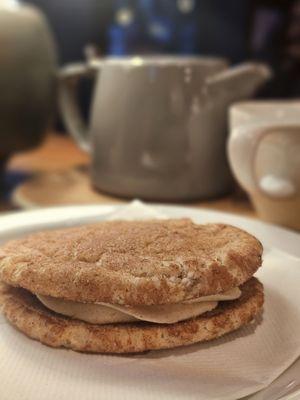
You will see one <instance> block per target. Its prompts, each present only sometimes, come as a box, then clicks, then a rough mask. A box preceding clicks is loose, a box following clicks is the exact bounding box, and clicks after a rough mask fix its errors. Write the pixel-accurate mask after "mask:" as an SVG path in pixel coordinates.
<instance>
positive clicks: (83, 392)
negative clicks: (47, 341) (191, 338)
mask: <svg viewBox="0 0 300 400" xmlns="http://www.w3.org/2000/svg"><path fill="white" fill-rule="evenodd" d="M156 216H158V217H160V218H161V217H163V216H162V215H156V212H155V210H154V209H152V208H149V207H145V206H143V205H141V204H140V203H134V204H133V205H129V206H125V207H124V208H123V209H122V210H121V211H118V212H117V213H115V215H113V214H112V215H111V216H110V218H117V219H120V218H124V219H125V218H126V219H130V218H133V219H134V218H145V217H150V218H154V217H156ZM220 222H221V221H220ZM257 276H258V278H259V279H261V281H262V282H263V284H264V286H265V297H266V299H265V307H264V313H263V317H262V319H261V320H259V321H258V323H256V324H252V325H249V326H247V327H244V328H242V329H240V330H238V331H237V332H235V333H232V334H228V335H226V336H224V337H223V338H220V339H218V340H214V341H211V342H208V343H202V344H201V343H200V344H196V345H192V346H188V347H182V348H179V349H173V350H164V351H153V352H149V353H147V354H140V355H131V356H106V355H89V354H80V353H76V352H73V351H70V350H63V349H52V348H48V347H46V346H44V345H42V344H40V343H38V342H35V341H33V340H30V339H28V338H27V337H25V336H24V335H23V334H22V333H20V332H18V331H17V330H15V329H14V328H13V327H11V326H10V325H9V324H8V323H7V322H6V321H5V319H4V318H3V317H2V316H1V317H0V354H1V356H0V399H1V400H12V399H14V400H21V399H22V400H52V399H58V400H67V399H72V400H82V399H84V400H94V399H95V400H96V399H97V400H98V399H111V400H117V399H118V400H119V399H122V400H127V399H128V400H138V399H139V400H140V399H143V400H150V399H151V400H152V399H153V400H154V399H158V398H161V399H164V400H168V399H170V400H177V399H178V400H179V399H197V400H202V399H203V400H213V399H218V400H225V399H237V398H240V397H242V396H246V395H249V394H251V393H254V392H256V391H258V390H260V389H262V388H264V387H266V386H267V385H269V384H270V383H271V382H272V381H273V380H274V379H275V378H276V377H278V376H279V375H280V374H281V373H282V372H283V371H284V370H285V369H286V368H287V367H288V366H290V365H291V364H292V363H293V361H295V360H296V359H297V358H298V357H299V356H300V311H299V310H300V291H299V282H300V262H299V260H298V259H296V258H295V257H289V256H287V255H286V254H284V253H282V252H279V251H277V250H270V251H269V252H267V254H266V256H265V258H264V263H263V267H262V268H261V269H260V270H259V272H258V273H257Z"/></svg>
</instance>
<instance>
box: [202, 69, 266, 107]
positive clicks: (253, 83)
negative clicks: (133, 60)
mask: <svg viewBox="0 0 300 400" xmlns="http://www.w3.org/2000/svg"><path fill="white" fill-rule="evenodd" d="M271 77H272V71H271V69H270V67H268V66H267V65H266V64H262V63H244V64H241V65H237V66H235V67H232V68H230V69H228V70H225V71H222V72H220V73H218V74H217V75H214V76H212V77H209V78H208V79H207V81H206V84H207V87H208V89H209V90H212V91H217V92H220V93H221V92H223V93H225V96H227V97H228V101H235V100H242V99H246V98H248V97H251V96H252V95H253V94H254V93H255V92H256V91H257V89H258V88H259V87H260V86H261V85H262V84H263V83H265V82H266V81H267V80H269V79H270V78H271Z"/></svg>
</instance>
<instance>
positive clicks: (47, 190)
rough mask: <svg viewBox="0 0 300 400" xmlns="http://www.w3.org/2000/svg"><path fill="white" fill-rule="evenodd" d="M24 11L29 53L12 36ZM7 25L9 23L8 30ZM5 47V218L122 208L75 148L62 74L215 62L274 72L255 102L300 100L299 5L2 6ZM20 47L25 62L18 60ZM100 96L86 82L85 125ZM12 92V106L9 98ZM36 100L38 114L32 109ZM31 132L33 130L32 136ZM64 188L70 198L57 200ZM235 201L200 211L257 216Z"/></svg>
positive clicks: (33, 1)
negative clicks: (153, 59)
mask: <svg viewBox="0 0 300 400" xmlns="http://www.w3.org/2000/svg"><path fill="white" fill-rule="evenodd" d="M26 6H34V7H35V10H34V13H33V14H34V16H32V18H33V19H32V21H34V24H35V23H36V26H38V25H39V28H36V30H32V32H29V30H30V28H29V27H28V31H26V35H27V36H28V43H27V44H25V36H26V35H25V34H24V33H20V38H21V37H22V36H23V38H22V39H20V38H17V37H15V38H14V40H15V42H13V41H11V42H10V40H12V39H10V37H12V36H13V35H14V34H15V33H12V32H13V31H14V32H17V31H18V29H17V28H18V26H19V27H20V32H21V31H22V29H23V28H24V27H25V19H26V18H25V17H26V15H25V14H26V12H27V11H26V10H25V8H26ZM18 7H21V8H22V7H24V9H23V10H22V9H20V8H18ZM8 9H10V11H9V12H10V13H11V10H12V9H14V16H13V17H11V16H9V17H8V14H5V13H7V10H8ZM5 10H6V11H5ZM25 11H26V12H25ZM22 12H23V14H22ZM16 14H18V16H17V15H16ZM28 16H29V14H28ZM1 18H2V20H3V22H5V23H2V24H1ZM22 18H24V21H23V20H22ZM22 21H23V22H24V23H23V22H22ZM22 24H23V25H24V26H23V25H22ZM34 24H31V26H33V25H34ZM21 25H22V26H23V28H22V29H21ZM28 26H29V24H28ZM24 29H25V28H24ZM46 31H47V32H46ZM22 32H23V31H22ZM24 32H25V30H24ZM45 32H46V33H45ZM27 36H26V37H27ZM23 39H24V44H23V45H21V40H23ZM1 40H2V42H1V43H2V44H1V51H2V49H5V46H8V47H9V46H10V47H9V48H10V49H12V47H11V43H14V45H15V46H16V47H15V49H14V50H13V51H12V52H11V54H9V51H7V54H6V55H5V51H3V54H2V55H1V54H0V85H1V87H2V90H1V93H2V103H1V101H0V116H3V117H2V125H1V124H0V134H1V139H2V142H3V148H2V158H1V165H2V172H3V173H2V178H1V193H2V208H3V209H11V208H12V207H27V208H28V207H35V206H43V205H49V204H67V203H74V202H75V203H86V202H99V201H100V202H101V201H102V202H105V201H113V202H119V201H120V202H121V201H122V199H121V198H118V197H112V196H110V195H107V194H105V193H103V194H102V195H101V194H99V193H97V192H96V191H94V190H93V189H92V187H91V185H90V183H89V180H88V178H87V172H86V168H87V165H89V162H90V157H89V155H87V154H86V153H84V152H83V151H81V150H80V149H79V148H77V147H76V145H75V144H74V142H73V141H72V140H71V139H70V138H69V136H68V133H69V132H68V131H69V129H68V128H66V125H65V124H64V123H63V121H62V118H61V116H60V113H59V112H58V109H59V106H58V100H57V99H58V97H57V82H56V79H57V78H56V75H57V71H58V68H59V67H60V66H63V65H66V64H69V63H73V62H78V61H83V60H85V59H89V58H95V57H97V58H98V57H100V58H102V57H107V56H110V57H124V56H130V55H149V54H155V55H163V54H168V55H170V54H171V55H177V56H182V57H186V56H190V55H194V56H216V57H224V58H226V59H227V60H228V62H229V63H230V64H234V65H235V64H238V63H242V62H244V61H253V62H261V63H264V64H266V65H268V66H269V67H270V69H271V70H272V78H271V79H269V80H268V81H267V82H265V83H264V84H263V85H261V86H260V88H259V90H257V91H256V93H255V95H254V98H256V99H265V100H268V99H282V100H284V101H285V100H293V99H297V98H299V95H300V1H299V0H282V1H281V0H274V1H271V0H269V1H267V0H260V1H255V0H226V1H222V0H101V1H99V0H26V1H25V0H24V1H21V2H18V1H15V0H1V1H0V41H1ZM34 41H36V44H34V45H33V44H32V47H34V48H35V49H37V48H40V51H39V56H37V55H36V53H37V52H36V51H34V50H32V53H30V50H29V49H30V46H31V45H29V43H33V42H34ZM38 41H39V42H38ZM9 43H10V44H9ZM38 46H40V47H38ZM21 47H22V49H23V50H22V52H23V53H22V56H20V57H21V58H19V59H17V57H16V54H17V53H18V52H20V53H21ZM27 50H28V55H26V54H27V53H26V54H25V52H26V51H27ZM26 57H27V58H26ZM6 61H7V63H6V64H5V62H6ZM8 61H9V62H8ZM34 62H36V64H35V65H38V63H39V67H38V69H37V70H36V71H41V70H42V69H43V71H44V72H43V73H44V75H43V76H42V74H40V75H39V76H38V78H37V79H36V81H35V78H33V77H32V76H31V75H30V74H29V71H33V70H34V68H33V65H34ZM43 63H44V64H43ZM21 65H22V66H21ZM43 65H44V66H43ZM46 65H47V67H46ZM12 66H14V67H12ZM46 69H47V71H46ZM12 70H13V71H12ZM24 71H25V72H24ZM45 71H46V72H45ZM38 73H40V72H38ZM13 74H14V75H13ZM22 74H23V75H22ZM26 74H28V75H26ZM12 75H13V77H12ZM19 76H20V80H19V81H18V82H19V83H18V86H16V87H15V88H13V85H14V84H12V83H11V82H16V77H18V79H19ZM21 76H23V81H24V82H25V81H26V82H27V86H26V85H25V83H23V81H22V77H21ZM35 77H37V74H35ZM31 78H32V83H31V84H30V85H29V83H28V82H29V81H30V79H31ZM37 80H38V82H37ZM42 82H44V83H42ZM42 84H44V89H43V93H41V91H40V92H39V93H37V94H36V95H35V91H34V87H35V85H37V86H39V87H41V85H42ZM15 85H16V84H15ZM25 86H26V87H25ZM1 87H0V89H1ZM92 88H93V82H92V81H91V80H90V79H83V80H81V81H80V85H79V89H78V93H79V95H78V97H79V102H80V107H81V108H82V110H83V114H84V116H85V119H88V118H89V114H90V113H89V109H90V106H91V97H92V90H93V89H92ZM13 90H16V93H17V94H16V97H15V98H13V94H12V93H13ZM8 92H9V96H10V97H9V96H7V98H5V93H8ZM3 93H4V94H3ZM20 93H23V96H24V101H23V103H22V102H21V101H20ZM8 97H9V98H10V100H9V101H8V100H7V99H8ZM17 97H18V100H16V98H17ZM32 99H35V101H36V103H35V104H36V105H35V106H30V107H29V104H33V103H32ZM21 103H22V104H21ZM24 110H25V111H24ZM9 115H11V117H10V119H9ZM16 115H18V117H17V118H16ZM4 120H5V121H6V122H5V124H4V122H3V121H4ZM12 120H13V121H14V122H13V123H12V122H11V121H12ZM32 121H35V124H36V126H34V127H33V125H34V123H33V122H32ZM26 125H30V126H31V128H28V129H25V128H24V127H25V126H26ZM17 131H18V134H17V133H16V132H17ZM21 131H23V132H21ZM10 132H11V133H10ZM14 137H15V139H13V138H14ZM32 149H37V150H32ZM224 151H225V150H224ZM61 171H64V174H62V173H61ZM62 187H63V188H64V193H63V194H62V197H61V198H60V199H57V198H56V196H55V195H57V193H58V191H59V190H61V188H62ZM229 192H230V196H229V197H228V193H229ZM228 193H225V192H224V195H225V194H226V197H224V198H223V199H221V200H217V201H216V202H215V203H207V202H204V203H199V204H200V205H203V204H204V205H205V206H213V207H215V206H216V207H220V209H222V210H224V209H225V210H229V211H233V212H240V213H245V214H247V215H250V214H252V215H253V213H254V211H253V208H252V206H251V205H250V203H249V202H248V200H247V197H246V196H245V195H244V194H243V192H242V190H241V189H240V188H239V187H238V185H237V184H235V186H232V188H231V189H230V190H229V191H228ZM51 199H52V200H51ZM200 200H202V199H200ZM204 200H205V199H204ZM197 204H198V203H197Z"/></svg>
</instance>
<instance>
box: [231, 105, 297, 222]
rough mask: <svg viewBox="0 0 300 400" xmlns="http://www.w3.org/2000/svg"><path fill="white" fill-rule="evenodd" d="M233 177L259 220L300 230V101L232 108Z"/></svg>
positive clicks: (234, 106) (235, 106)
mask: <svg viewBox="0 0 300 400" xmlns="http://www.w3.org/2000/svg"><path fill="white" fill-rule="evenodd" d="M230 130H231V133H230V138H229V143H228V154H229V160H230V165H231V168H232V170H233V173H234V175H235V177H236V179H237V180H238V182H239V183H240V184H241V186H242V187H243V188H244V189H245V190H246V191H247V192H248V193H249V195H250V198H251V200H252V202H253V204H254V207H255V208H256V210H257V212H258V214H259V216H260V217H261V218H263V219H265V220H267V221H269V222H273V223H277V224H281V225H284V226H287V227H290V228H293V229H300V102H299V101H253V102H240V103H237V104H234V105H233V106H232V107H231V108H230Z"/></svg>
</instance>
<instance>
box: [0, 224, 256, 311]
mask: <svg viewBox="0 0 300 400" xmlns="http://www.w3.org/2000/svg"><path fill="white" fill-rule="evenodd" d="M261 255H262V245H261V243H260V242H259V241H258V240H257V239H256V238H255V237H253V236H251V235H250V234H248V233H246V232H244V231H242V230H241V229H238V228H235V227H233V226H230V225H224V224H207V225H198V224H194V223H193V222H192V221H191V220H189V219H173V220H172V219H170V220H148V221H106V222H101V223H98V224H93V225H84V226H79V227H75V228H68V229H60V230H55V231H45V232H40V233H36V234H32V235H30V236H27V237H25V238H22V239H18V240H13V241H10V242H8V243H7V244H5V245H4V246H3V247H2V248H1V249H0V279H1V280H2V281H4V282H6V283H7V284H9V285H13V286H21V287H23V288H25V289H28V290H30V291H31V292H33V293H37V294H41V295H48V296H53V297H59V298H63V299H68V300H75V301H80V302H105V303H112V304H128V305H137V304H143V305H150V304H167V303H177V302H181V301H183V300H187V299H191V298H196V297H199V296H206V295H210V294H217V293H221V292H224V291H226V290H228V289H230V288H232V287H235V286H238V285H240V284H242V283H243V282H245V281H247V280H248V279H249V278H250V277H251V276H252V275H253V274H254V272H255V271H256V270H257V269H258V268H259V266H260V265H261Z"/></svg>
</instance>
